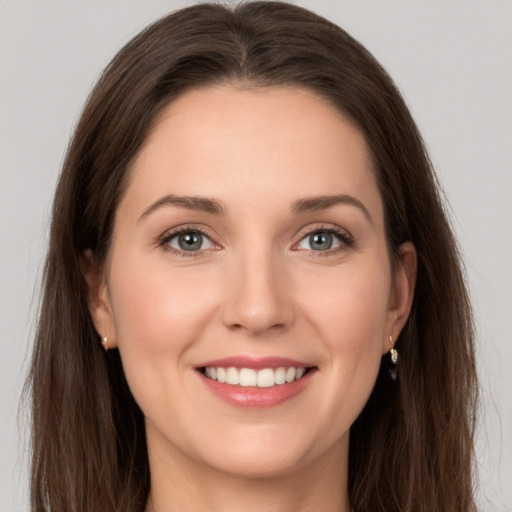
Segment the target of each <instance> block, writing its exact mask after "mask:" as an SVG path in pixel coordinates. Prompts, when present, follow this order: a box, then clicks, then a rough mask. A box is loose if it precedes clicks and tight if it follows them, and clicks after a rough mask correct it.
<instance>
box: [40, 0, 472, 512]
mask: <svg viewBox="0 0 512 512" xmlns="http://www.w3.org/2000/svg"><path fill="white" fill-rule="evenodd" d="M472 343H473V342H472V324H471V315H470V308H469V303H468V299H467V294H466V291H465V287H464V281H463V277H462V273H461V270H460V263H459V259H458V255H457V248H456V244H455V242H454V240H453V236H452V234H451V231H450V228H449V225H448V223H447V221H446V217H445V215H444V213H443V208H442V205H441V202H440V200H439V196H438V192H437V189H436V183H435V178H434V175H433V172H432V170H431V166H430V163H429V161H428V157H427V155H426V152H425V149H424V147H423V144H422V141H421V138H420V136H419V134H418V131H417V128H416V127H415V125H414V122H413V120H412V119H411V117H410V114H409V112H408V110H407V108H406V107H405V104H404V102H403V100H402V99H401V97H400V95H399V93H398V92H397V90H396V88H395V87H394V85H393V83H392V82H391V80H390V78H389V77H388V76H387V74H386V73H385V72H384V71H383V70H382V68H381V67H380V66H379V65H378V64H377V63H376V62H375V60H374V59H373V57H372V56H371V55H369V54H368V52H366V50H365V49H364V48H362V47H361V46H360V45H359V44H358V43H357V42H356V41H354V40H353V39H352V38H350V36H348V35H347V34H346V33H345V32H343V31H342V30H341V29H340V28H338V27H336V26H334V25H332V24H331V23H329V22H328V21H326V20H324V19H322V18H319V17H318V16H316V15H314V14H312V13H310V12H308V11H306V10H303V9H301V8H298V7H294V6H291V5H287V4H283V3H274V2H263V3H260V2H255V3H248V4H242V5H241V6H239V7H237V8H235V9H233V10H230V9H227V8H225V7H222V6H220V5H198V6H194V7H191V8H188V9H184V10H182V11H178V12H177V13H175V14H172V15H170V16H168V17H166V18H163V19H162V20H160V21H158V22H157V23H155V24H154V25H152V26H150V27H148V28H147V29H146V30H145V31H144V32H142V33H141V34H140V35H139V36H137V37H136V38H135V39H134V40H133V41H131V42H130V43H128V45H127V46H126V47H125V48H123V49H122V50H121V51H120V52H119V54H118V55H117V56H116V57H115V59H114V60H113V61H112V63H111V64H110V65H109V66H108V68H107V70H106V71H105V73H104V75H103V76H102V78H101V79H100V81H99V82H98V84H97V86H96V87H95V89H94V91H93V93H92V95H91V96H90V98H89V101H88V103H87V105H86V107H85V109H84V112H83V114H82V117H81V120H80V122H79V124H78V126H77V128H76V131H75V134H74V137H73V141H72V143H71V145H70V148H69V151H68V155H67V158H66V161H65V163H64V167H63V171H62V175H61V178H60V181H59V185H58V188H57V192H56V197H55V202H54V209H53V220H52V230H51V238H50V249H49V253H48V259H47V264H46V271H45V283H44V295H43V303H42V309H41V316H40V322H39V328H38V333H37V340H36V347H35V353H34V359H33V365H32V372H31V382H32V392H33V397H34V398H33V404H34V405H33V416H34V426H33V469H32V501H33V510H37V511H40V510H82V511H86V510H87V511H92V510H123V511H124V510H134V511H135V510H139V511H143V510H146V511H159V510H180V511H186V510H204V509H206V508H208V509H213V510H260V509H264V510H280V511H283V510H325V511H331V510H332V511H349V510H353V511H372V512H373V511H379V510H382V511H387V512H389V511H393V510H396V511H398V510H400V511H411V512H412V511H423V510H428V511H436V510H437V511H446V510H450V511H451V510H453V511H469V510H473V509H474V502H473V494H472V475H471V463H472V436H473V421H474V405H475V370H474V358H473V345H472Z"/></svg>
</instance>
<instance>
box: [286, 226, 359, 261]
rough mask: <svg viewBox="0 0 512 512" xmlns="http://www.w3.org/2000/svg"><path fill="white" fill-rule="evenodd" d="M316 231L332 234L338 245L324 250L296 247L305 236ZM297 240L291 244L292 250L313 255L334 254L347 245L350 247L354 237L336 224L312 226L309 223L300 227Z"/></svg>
mask: <svg viewBox="0 0 512 512" xmlns="http://www.w3.org/2000/svg"><path fill="white" fill-rule="evenodd" d="M316 232H325V233H330V234H333V235H334V236H335V237H336V238H337V239H338V240H339V242H340V245H339V246H338V247H335V248H333V249H327V250H325V251H314V250H312V249H300V248H298V245H299V244H300V243H301V242H302V241H303V240H304V239H305V238H307V237H309V236H311V235H312V234H313V233H316ZM298 236H299V237H300V238H299V241H298V242H296V243H294V244H293V246H292V249H293V250H296V251H308V252H309V253H311V254H313V255H314V256H329V255H332V254H335V253H337V252H339V251H343V250H345V249H347V248H349V247H352V246H353V245H354V237H353V236H352V234H351V233H350V232H349V231H347V230H346V229H344V228H342V227H340V226H336V225H335V224H320V225H317V226H314V227H312V226H311V225H309V226H307V227H306V228H304V229H302V230H301V231H300V232H299V235H298Z"/></svg>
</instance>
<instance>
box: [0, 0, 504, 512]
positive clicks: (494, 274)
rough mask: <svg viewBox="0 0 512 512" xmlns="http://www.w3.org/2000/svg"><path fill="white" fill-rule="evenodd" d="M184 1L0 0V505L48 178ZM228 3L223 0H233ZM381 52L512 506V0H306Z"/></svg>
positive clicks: (496, 471) (12, 502) (24, 497)
mask: <svg viewBox="0 0 512 512" xmlns="http://www.w3.org/2000/svg"><path fill="white" fill-rule="evenodd" d="M191 3H192V2H190V1H189V2H181V1H170V0H169V1H155V0H144V1H143V0H139V1H137V2H135V1H126V0H124V1H122V0H118V1H112V0H111V1H85V0H80V1H78V0H67V1H50V0H47V1H44V0H42V1H41V0H39V1H28V0H10V1H9V0H3V1H2V0H0V52H1V53H0V244H1V252H0V257H1V260H0V322H1V323H0V326H1V332H2V336H3V338H2V341H1V351H0V512H15V511H28V488H27V476H28V468H27V460H26V441H27V435H26V432H27V426H26V417H25V415H24V414H23V412H22V414H21V415H20V416H19V419H18V402H19V397H20V393H21V388H22V385H23V381H24V378H25V373H26V369H27V361H28V357H29V353H30V347H31V337H32V334H33V330H34V321H35V317H36V312H37V304H38V298H37V297H38V293H37V286H38V284H37V283H38V280H39V278H40V274H41V268H42V261H43V255H44V251H45V243H46V236H47V225H48V218H49V210H50V205H51V198H52V193H53V188H54V185H55V181H56V178H57V175H58V172H59V168H60V165H61V163H62V158H63V155H64V152H65V149H66V145H67V142H68V139H69V136H70V133H71V131H72V129H73V126H74V124H75V122H76V121H77V119H78V115H79V113H80V110H81V107H82V105H83V103H84V101H85V98H86V97H87V94H88V92H89V91H90V89H91V87H92V85H93V83H94V82H95V79H96V78H97V77H98V75H99V73H100V72H101V70H102V69H103V68H104V67H105V65H106V64H107V63H108V62H109V60H110V59H111V58H112V57H113V55H114V53H115V52H116V51H117V50H118V49H119V48H120V47H121V46H122V45H123V44H124V43H125V42H127V40H128V39H130V38H131V37H132V36H134V35H135V34H136V33H137V32H138V31H139V30H140V29H142V28H143V27H144V26H145V25H147V24H148V23H149V22H151V21H153V20H154V19H156V18H158V17H160V16H162V15H163V14H165V13H167V12H169V11H171V10H174V9H176V8H178V7H182V6H185V5H189V4H191ZM228 3H229V2H228ZM296 3H299V4H300V5H304V6H306V7H309V8H312V9H313V10H315V11H317V12H318V13H320V14H323V15H325V16H326V17H328V18H330V19H331V20H333V21H335V22H336V23H338V24H339V25H341V26H342V27H343V28H345V29H346V30H348V32H350V33H351V34H352V35H353V36H355V37H356V38H357V39H359V40H360V41H361V42H362V43H363V44H365V45H366V46H367V48H368V49H369V50H370V51H371V52H373V53H374V55H375V56H376V57H377V58H378V59H379V60H380V61H381V62H382V63H383V64H384V66H385V67H386V68H387V69H388V71H389V72H390V74H391V75H392V76H393V78H394V79H395V81H396V82H397V84H398V86H399V87H400V89H401V90H402V92H403V94H404V96H405V98H406V100H407V102H408V104H409V105H410V108H411V110H412V113H413V115H414V116H415V119H416V121H417V123H418V125H419V127H420V129H421V130H422V133H423V135H424V137H425V140H426V142H427V145H428V147H429V149H430V152H431V156H432V159H433V161H434V163H435V165H436V168H437V171H438V174H439V178H440V181H441V183H442V184H443V187H444V189H445V192H446V196H447V198H448V200H449V202H450V205H451V210H450V211H451V215H452V220H453V224H454V228H455V230H456V232H457V234H458V237H459V241H460V245H461V247H462V250H463V253H464V256H465V262H466V266H467V272H468V278H469V284H470V289H471V294H472V297H473V301H474V307H475V312H476V321H477V327H478V348H477V354H478V365H479V372H480V378H481V384H482V395H481V400H482V408H481V414H480V416H481V417H480V423H479V429H478V430H479V435H478V442H477V454H478V468H479V473H480V485H479V490H478V496H479V503H480V505H481V508H482V510H484V511H490V512H504V511H506V510H508V511H510V510H512V391H511V389H512V372H511V369H512V339H511V336H510V334H511V332H512V322H511V318H512V291H511V290H512V271H511V267H512V200H511V191H512V92H511V91H512V2H511V1H510V0H479V1H471V0H442V1H439V0H437V1H436V0H434V1H433V0H430V1H427V0H423V1H416V0H374V1H372V0H359V1H357V0H318V1H314V0H304V1H297V2H296Z"/></svg>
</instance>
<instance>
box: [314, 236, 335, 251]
mask: <svg viewBox="0 0 512 512" xmlns="http://www.w3.org/2000/svg"><path fill="white" fill-rule="evenodd" d="M332 243H333V236H332V234H331V233H327V232H325V231H318V232H316V233H312V234H311V235H309V245H310V247H311V249H313V250H314V251H326V250H327V249H330V248H331V247H332Z"/></svg>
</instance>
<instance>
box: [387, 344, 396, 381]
mask: <svg viewBox="0 0 512 512" xmlns="http://www.w3.org/2000/svg"><path fill="white" fill-rule="evenodd" d="M389 341H390V342H391V350H390V351H389V358H390V359H391V365H390V366H389V375H390V376H391V378H392V379H393V380H396V378H397V376H398V368H397V365H398V350H397V349H396V348H395V342H394V341H393V336H390V337H389Z"/></svg>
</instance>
